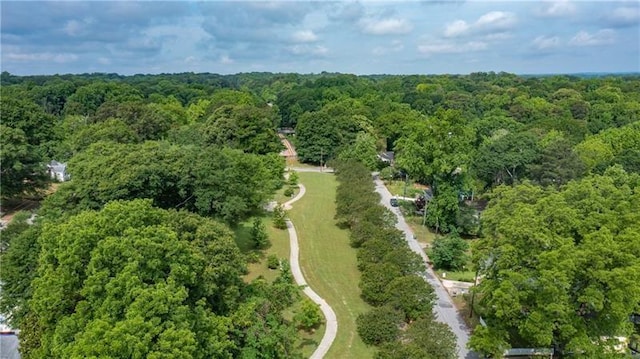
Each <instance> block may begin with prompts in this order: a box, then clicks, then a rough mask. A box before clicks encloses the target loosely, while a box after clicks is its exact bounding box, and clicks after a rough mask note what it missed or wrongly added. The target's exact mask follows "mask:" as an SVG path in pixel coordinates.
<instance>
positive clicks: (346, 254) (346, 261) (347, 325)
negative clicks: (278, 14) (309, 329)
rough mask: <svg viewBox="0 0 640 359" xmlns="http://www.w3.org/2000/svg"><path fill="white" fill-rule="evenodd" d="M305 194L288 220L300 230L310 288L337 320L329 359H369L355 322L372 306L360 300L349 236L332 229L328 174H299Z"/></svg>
mask: <svg viewBox="0 0 640 359" xmlns="http://www.w3.org/2000/svg"><path fill="white" fill-rule="evenodd" d="M300 183H302V184H304V185H305V187H306V189H307V192H306V195H305V196H304V197H303V198H302V199H301V200H299V201H298V202H296V203H295V204H294V205H293V209H292V210H291V211H290V212H289V217H290V218H291V220H292V221H293V224H294V225H295V227H296V230H297V231H298V239H299V241H300V264H301V267H302V272H303V274H304V276H305V278H306V279H307V282H308V283H309V285H310V286H311V287H312V288H313V289H314V290H315V291H316V292H317V293H318V294H319V295H320V296H321V297H323V298H324V299H325V300H326V301H327V302H328V303H329V304H330V305H331V307H333V310H334V311H335V312H336V316H337V318H338V334H337V336H336V340H335V342H334V343H333V346H332V347H331V349H330V350H329V353H328V354H327V358H371V357H373V354H374V349H373V348H371V347H367V346H366V345H365V344H364V343H363V342H362V340H360V337H359V336H358V334H357V332H356V324H355V320H356V317H357V316H358V315H359V314H360V313H363V312H365V311H367V310H368V309H369V308H370V307H369V306H368V305H367V304H366V303H365V302H364V301H363V300H362V299H361V298H360V289H359V288H358V282H359V280H360V272H359V271H358V268H357V267H356V250H355V249H353V248H351V247H350V246H349V234H348V232H347V231H346V230H341V229H339V228H338V227H336V225H335V220H334V219H333V216H334V215H335V191H336V186H337V182H336V180H335V177H334V176H333V175H330V174H322V173H300Z"/></svg>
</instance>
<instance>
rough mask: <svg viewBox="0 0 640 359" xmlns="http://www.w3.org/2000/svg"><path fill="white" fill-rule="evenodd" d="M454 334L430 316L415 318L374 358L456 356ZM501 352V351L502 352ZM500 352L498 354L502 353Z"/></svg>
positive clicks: (411, 358)
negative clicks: (409, 325)
mask: <svg viewBox="0 0 640 359" xmlns="http://www.w3.org/2000/svg"><path fill="white" fill-rule="evenodd" d="M456 347H457V344H456V340H455V336H454V335H453V333H452V332H451V329H449V327H448V326H447V325H446V324H444V323H440V322H436V321H435V320H434V319H433V318H432V317H430V316H426V317H422V318H420V319H418V320H416V321H415V322H414V323H413V324H412V325H411V327H409V329H408V330H407V331H406V332H404V333H402V335H401V336H400V338H399V339H398V341H396V342H390V343H387V344H385V345H383V346H382V347H381V349H380V351H379V352H378V353H377V354H376V356H375V358H376V359H424V358H443V359H454V358H458V353H457V352H458V351H457V349H456ZM502 353H503V352H502ZM502 353H500V354H502Z"/></svg>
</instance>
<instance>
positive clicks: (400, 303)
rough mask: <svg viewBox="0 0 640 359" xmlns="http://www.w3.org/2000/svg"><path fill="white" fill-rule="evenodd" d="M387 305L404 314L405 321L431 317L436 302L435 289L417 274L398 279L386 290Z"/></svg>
mask: <svg viewBox="0 0 640 359" xmlns="http://www.w3.org/2000/svg"><path fill="white" fill-rule="evenodd" d="M386 296H387V303H388V304H389V305H390V306H392V307H393V308H395V309H397V310H399V311H401V312H402V313H404V318H405V321H406V322H408V323H410V322H413V321H414V320H416V319H418V318H420V317H423V316H430V315H431V312H432V310H433V304H434V303H435V300H436V295H435V292H434V291H433V287H431V286H430V285H429V283H427V282H426V281H425V280H424V279H423V278H422V277H420V276H419V275H416V274H412V275H408V276H403V277H398V278H396V279H394V280H392V281H391V282H390V283H389V285H388V286H387V288H386Z"/></svg>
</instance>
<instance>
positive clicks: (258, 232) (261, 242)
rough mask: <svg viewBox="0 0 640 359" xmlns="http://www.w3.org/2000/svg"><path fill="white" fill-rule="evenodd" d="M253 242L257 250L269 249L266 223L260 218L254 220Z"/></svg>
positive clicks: (252, 228)
mask: <svg viewBox="0 0 640 359" xmlns="http://www.w3.org/2000/svg"><path fill="white" fill-rule="evenodd" d="M251 242H253V245H254V247H255V248H257V249H264V248H267V247H269V244H270V243H269V234H267V229H266V228H265V225H264V222H262V219H261V218H259V217H256V218H254V219H253V224H252V226H251Z"/></svg>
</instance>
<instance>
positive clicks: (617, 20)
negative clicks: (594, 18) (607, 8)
mask: <svg viewBox="0 0 640 359" xmlns="http://www.w3.org/2000/svg"><path fill="white" fill-rule="evenodd" d="M607 20H609V22H611V24H612V25H615V26H630V25H638V24H639V23H640V7H628V6H626V7H618V8H615V9H614V10H613V11H611V13H609V14H608V16H607Z"/></svg>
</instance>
